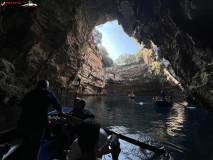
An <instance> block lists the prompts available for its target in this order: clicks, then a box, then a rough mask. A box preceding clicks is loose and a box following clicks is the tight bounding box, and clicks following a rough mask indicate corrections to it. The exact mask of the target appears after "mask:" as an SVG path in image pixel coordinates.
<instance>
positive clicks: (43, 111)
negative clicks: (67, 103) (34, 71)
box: [18, 80, 65, 160]
mask: <svg viewBox="0 0 213 160" xmlns="http://www.w3.org/2000/svg"><path fill="white" fill-rule="evenodd" d="M21 105H22V107H23V111H22V114H21V116H20V120H19V125H18V128H19V129H20V131H21V134H22V135H23V160H37V159H38V155H39V148H40V144H41V142H42V139H43V136H44V130H45V128H46V126H47V125H48V107H49V106H50V105H52V107H53V108H54V109H56V110H57V111H58V112H59V114H60V115H62V116H65V114H64V113H63V112H62V107H61V104H60V102H59V100H58V98H57V97H56V96H55V94H54V92H53V91H51V90H49V82H48V81H47V80H40V81H39V82H38V84H37V87H36V88H35V89H33V90H32V91H30V92H29V93H28V94H27V95H26V96H25V97H24V99H23V100H22V102H21Z"/></svg>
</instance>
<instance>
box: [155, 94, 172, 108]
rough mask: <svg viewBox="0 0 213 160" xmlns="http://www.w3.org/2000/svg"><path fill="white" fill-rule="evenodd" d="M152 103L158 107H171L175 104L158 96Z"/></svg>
mask: <svg viewBox="0 0 213 160" xmlns="http://www.w3.org/2000/svg"><path fill="white" fill-rule="evenodd" d="M152 101H153V103H154V104H155V105H156V106H158V107H171V106H172V104H173V102H172V100H170V99H168V98H165V99H162V98H161V97H158V96H157V97H154V98H153V99H152Z"/></svg>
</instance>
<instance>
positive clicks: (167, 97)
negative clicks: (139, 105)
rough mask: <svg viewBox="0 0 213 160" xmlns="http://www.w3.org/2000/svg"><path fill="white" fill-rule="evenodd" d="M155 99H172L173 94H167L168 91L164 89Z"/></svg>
mask: <svg viewBox="0 0 213 160" xmlns="http://www.w3.org/2000/svg"><path fill="white" fill-rule="evenodd" d="M153 99H154V100H157V101H168V102H170V101H172V98H171V96H167V95H166V93H165V92H164V91H161V92H160V95H159V96H156V97H154V98H153Z"/></svg>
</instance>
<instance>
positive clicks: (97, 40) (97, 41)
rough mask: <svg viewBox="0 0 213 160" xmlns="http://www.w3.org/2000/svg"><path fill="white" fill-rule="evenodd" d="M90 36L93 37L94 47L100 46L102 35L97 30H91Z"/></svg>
mask: <svg viewBox="0 0 213 160" xmlns="http://www.w3.org/2000/svg"><path fill="white" fill-rule="evenodd" d="M92 34H93V37H94V43H95V45H96V46H98V45H100V44H101V43H102V42H101V39H102V33H101V32H99V31H98V30H97V29H95V28H94V29H93V31H92Z"/></svg>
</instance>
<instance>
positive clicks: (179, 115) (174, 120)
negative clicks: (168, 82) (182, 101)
mask: <svg viewBox="0 0 213 160" xmlns="http://www.w3.org/2000/svg"><path fill="white" fill-rule="evenodd" d="M184 111H185V108H184V107H180V105H177V104H174V105H173V107H172V108H171V110H170V113H169V115H168V117H167V121H166V124H167V129H166V131H167V134H169V135H170V136H176V135H177V134H178V131H181V130H182V129H183V127H184V125H183V123H184V121H185V115H184Z"/></svg>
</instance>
